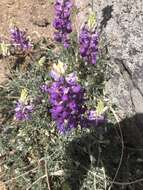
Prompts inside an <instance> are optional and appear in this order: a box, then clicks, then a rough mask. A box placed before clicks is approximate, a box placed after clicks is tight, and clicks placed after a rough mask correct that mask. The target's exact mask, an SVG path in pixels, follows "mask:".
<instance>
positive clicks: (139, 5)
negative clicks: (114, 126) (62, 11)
mask: <svg viewBox="0 0 143 190" xmlns="http://www.w3.org/2000/svg"><path fill="white" fill-rule="evenodd" d="M78 1H79V0H77V2H78ZM87 1H88V2H86V4H88V3H89V2H90V1H89V0H87ZM82 6H83V5H82ZM93 8H94V10H95V11H96V14H97V21H98V23H99V26H98V27H99V29H100V30H101V31H102V33H104V35H105V36H106V39H107V43H108V44H109V45H108V51H109V57H110V60H109V62H108V64H109V65H112V75H111V76H110V79H109V80H108V81H107V83H106V94H107V96H108V97H110V100H111V101H112V103H113V104H116V105H117V106H118V107H119V108H120V110H121V111H122V113H123V115H125V116H131V115H132V114H136V113H143V1H142V0H136V1H134V0H98V1H96V0H94V1H93ZM87 12H88V10H87V9H86V13H85V11H84V12H83V13H82V15H83V17H84V18H85V17H86V14H87ZM80 14H81V13H80ZM78 18H79V17H78ZM83 20H84V19H83V18H82V21H83Z"/></svg>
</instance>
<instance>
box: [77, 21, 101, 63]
mask: <svg viewBox="0 0 143 190" xmlns="http://www.w3.org/2000/svg"><path fill="white" fill-rule="evenodd" d="M79 44H80V55H81V56H82V57H83V58H84V60H85V61H87V62H88V63H91V64H96V59H97V53H98V33H97V32H96V31H95V30H94V31H90V30H89V29H88V28H87V26H86V25H85V26H84V27H83V28H82V30H81V32H80V36H79Z"/></svg>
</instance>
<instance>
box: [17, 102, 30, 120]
mask: <svg viewBox="0 0 143 190" xmlns="http://www.w3.org/2000/svg"><path fill="white" fill-rule="evenodd" d="M32 112H33V105H32V104H26V103H23V102H20V101H18V102H17V104H16V108H15V118H16V120H18V121H26V120H29V119H30V118H31V113H32Z"/></svg>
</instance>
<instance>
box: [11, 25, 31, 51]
mask: <svg viewBox="0 0 143 190" xmlns="http://www.w3.org/2000/svg"><path fill="white" fill-rule="evenodd" d="M10 32H11V39H12V44H13V45H14V46H15V47H18V48H19V49H20V50H22V51H25V50H28V49H30V48H31V47H32V44H31V43H30V41H29V39H28V38H27V37H26V33H25V31H22V30H20V29H19V28H18V27H14V28H12V29H11V30H10Z"/></svg>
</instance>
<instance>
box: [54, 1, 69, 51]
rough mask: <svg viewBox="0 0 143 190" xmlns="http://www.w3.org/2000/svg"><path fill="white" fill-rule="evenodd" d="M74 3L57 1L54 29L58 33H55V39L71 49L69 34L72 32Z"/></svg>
mask: <svg viewBox="0 0 143 190" xmlns="http://www.w3.org/2000/svg"><path fill="white" fill-rule="evenodd" d="M71 8H72V3H71V0H56V3H55V15H56V17H55V19H54V22H53V26H54V28H55V29H56V30H57V32H55V33H54V39H55V40H56V41H57V42H60V43H62V44H63V45H64V47H65V48H68V47H69V44H70V39H69V37H68V34H69V33H71V32H72V24H71V20H70V15H71Z"/></svg>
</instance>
